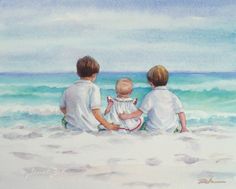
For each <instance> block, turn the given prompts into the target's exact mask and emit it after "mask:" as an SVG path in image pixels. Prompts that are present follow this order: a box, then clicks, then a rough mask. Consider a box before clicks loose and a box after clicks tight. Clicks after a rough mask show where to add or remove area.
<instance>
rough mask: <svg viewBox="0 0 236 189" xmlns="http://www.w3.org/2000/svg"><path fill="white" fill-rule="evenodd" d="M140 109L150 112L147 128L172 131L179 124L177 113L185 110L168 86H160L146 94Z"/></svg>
mask: <svg viewBox="0 0 236 189" xmlns="http://www.w3.org/2000/svg"><path fill="white" fill-rule="evenodd" d="M140 110H141V111H143V113H147V114H148V120H147V130H163V131H169V132H172V131H174V130H175V129H176V127H177V126H178V118H177V114H178V113H179V112H182V111H183V106H182V104H181V102H180V100H179V99H178V97H177V96H176V95H174V94H173V93H172V92H170V91H169V90H168V89H167V87H165V86H160V87H155V88H154V89H153V90H152V91H151V92H150V93H148V94H147V95H146V96H145V98H144V100H143V102H142V105H141V107H140Z"/></svg>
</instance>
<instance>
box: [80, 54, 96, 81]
mask: <svg viewBox="0 0 236 189" xmlns="http://www.w3.org/2000/svg"><path fill="white" fill-rule="evenodd" d="M76 66H77V74H78V75H79V76H80V77H93V76H94V75H95V74H97V73H99V69H100V66H99V64H98V63H97V61H96V60H95V59H94V58H92V57H91V56H85V57H83V58H80V59H79V60H78V61H77V65H76Z"/></svg>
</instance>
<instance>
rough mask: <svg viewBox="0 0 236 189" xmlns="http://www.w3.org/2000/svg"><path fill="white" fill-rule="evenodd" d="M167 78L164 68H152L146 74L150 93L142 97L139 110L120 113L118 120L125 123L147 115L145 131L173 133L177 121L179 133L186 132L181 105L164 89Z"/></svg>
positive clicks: (174, 96)
mask: <svg viewBox="0 0 236 189" xmlns="http://www.w3.org/2000/svg"><path fill="white" fill-rule="evenodd" d="M168 78H169V73H168V71H167V70H166V68H165V67H164V66H161V65H158V66H154V67H152V68H151V69H150V70H149V71H148V73H147V79H148V82H149V84H150V85H151V87H152V91H151V92H149V93H148V94H147V95H146V96H145V97H144V99H143V102H142V104H141V106H140V108H139V109H137V110H136V111H133V112H132V113H120V114H119V117H120V119H122V120H126V121H127V120H129V119H134V118H138V117H140V116H141V115H142V114H143V113H145V114H147V123H146V130H147V131H154V132H170V133H173V132H174V131H176V128H177V127H178V125H179V121H180V124H181V131H180V132H186V131H188V130H187V127H186V117H185V113H184V109H183V106H182V103H181V102H180V100H179V98H178V97H177V96H176V95H174V94H173V93H172V92H170V91H169V90H168V89H167V87H166V84H167V82H168ZM177 115H178V118H179V120H178V118H177Z"/></svg>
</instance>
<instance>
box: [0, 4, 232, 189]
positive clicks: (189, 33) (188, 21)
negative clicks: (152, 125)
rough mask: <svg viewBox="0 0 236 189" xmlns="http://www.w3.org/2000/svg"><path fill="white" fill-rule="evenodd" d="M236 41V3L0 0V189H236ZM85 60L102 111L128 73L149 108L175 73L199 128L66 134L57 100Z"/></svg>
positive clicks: (176, 86)
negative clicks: (164, 78) (91, 64)
mask: <svg viewBox="0 0 236 189" xmlns="http://www.w3.org/2000/svg"><path fill="white" fill-rule="evenodd" d="M235 43H236V1H234V0H224V1H222V0H188V1H187V0H113V1H112V0H55V1H53V0H42V1H36V0H21V1H17V0H11V1H9V0H0V148H1V152H0V162H1V163H0V167H1V168H0V188H7V189H10V188H19V189H20V188H22V189H23V188H24V189H27V188H35V189H37V188H38V189H41V188H50V189H51V188H52V189H53V188H55V189H60V188H61V189H62V188H81V189H94V188H104V189H106V188H112V189H116V188H117V189H120V188H124V189H126V188H127V189H128V188H131V189H132V188H135V189H136V188H137V189H141V188H144V189H146V188H147V189H154V188H167V189H168V188H170V189H183V188H192V189H195V188H197V189H201V188H204V189H206V188H207V189H208V188H214V189H218V188H220V189H221V188H225V189H234V188H235V187H236V151H235V144H236V53H235V52H236V47H235ZM86 55H90V56H92V57H94V58H95V59H96V60H97V62H98V63H99V64H100V72H99V74H98V75H97V79H96V81H95V84H96V85H97V86H99V88H100V92H101V100H102V108H101V109H102V111H104V110H105V108H106V106H107V96H112V97H114V96H116V91H115V85H116V81H117V80H118V79H120V78H123V77H128V78H130V79H132V81H133V91H132V94H131V96H132V98H137V99H138V102H137V107H139V106H141V103H142V101H143V99H144V96H145V95H146V94H148V93H149V92H150V91H151V90H152V88H151V86H150V84H149V83H148V81H147V78H146V74H147V72H148V70H149V69H150V68H151V67H153V66H155V65H163V66H165V67H166V69H167V70H168V71H169V73H170V75H169V81H168V84H167V88H168V89H169V90H170V91H171V92H173V93H174V94H175V95H176V96H178V97H179V99H180V100H181V102H182V104H183V107H184V111H185V113H186V119H187V128H188V130H189V132H184V133H174V134H173V133H172V134H167V133H151V132H145V131H140V132H135V133H128V134H121V133H117V132H108V133H107V132H105V133H99V132H97V133H93V134H91V133H87V132H82V133H81V132H76V131H72V130H68V129H65V128H64V127H63V126H62V123H61V119H62V117H63V114H62V113H61V112H60V109H59V103H60V100H61V96H62V94H63V92H64V91H65V90H66V89H67V88H68V87H69V86H70V85H72V84H73V83H74V82H76V81H77V80H78V79H79V77H78V76H77V74H76V62H77V60H78V59H79V58H82V57H84V56H86ZM147 116H148V115H144V117H145V120H146V117H147Z"/></svg>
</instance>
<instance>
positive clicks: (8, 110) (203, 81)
mask: <svg viewBox="0 0 236 189" xmlns="http://www.w3.org/2000/svg"><path fill="white" fill-rule="evenodd" d="M121 77H129V78H131V79H132V80H133V82H134V90H133V93H132V97H137V98H138V105H139V104H140V103H141V101H142V98H143V97H144V95H145V94H147V93H148V92H149V91H150V90H151V88H150V86H149V85H148V84H147V81H146V76H145V73H100V74H99V75H98V77H97V80H96V84H97V85H98V86H99V87H100V88H101V94H102V102H103V109H104V108H105V106H106V96H108V95H109V96H115V91H114V88H115V82H116V80H117V79H119V78H121ZM76 80H78V77H77V75H76V74H75V73H53V74H52V73H50V74H49V73H47V74H28V73H27V74H23V73H18V74H17V73H1V74H0V127H12V126H19V125H24V126H29V127H42V126H57V125H60V124H61V122H60V120H61V117H62V115H61V113H60V111H59V108H58V106H59V101H60V97H61V94H62V93H63V91H64V90H65V89H66V88H67V87H68V86H69V85H71V84H72V83H73V82H75V81H76ZM168 88H169V89H170V90H171V91H172V92H174V93H175V94H176V95H177V96H178V97H179V98H180V99H181V101H182V103H183V105H184V108H185V111H186V115H187V123H188V126H189V127H200V126H205V125H207V126H212V127H214V126H223V127H235V126H236V73H171V74H170V79H169V83H168Z"/></svg>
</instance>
